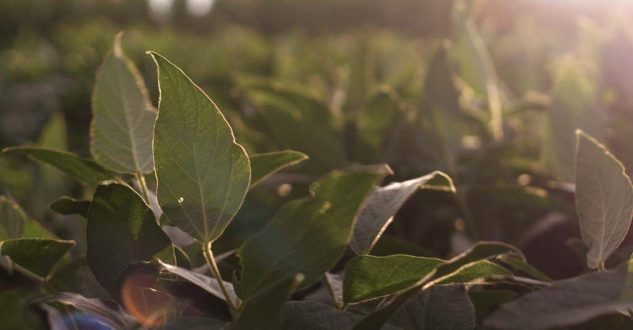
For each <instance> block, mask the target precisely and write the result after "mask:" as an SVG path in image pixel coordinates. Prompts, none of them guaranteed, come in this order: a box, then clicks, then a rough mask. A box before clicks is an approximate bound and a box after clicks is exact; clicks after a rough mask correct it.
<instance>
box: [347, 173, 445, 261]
mask: <svg viewBox="0 0 633 330" xmlns="http://www.w3.org/2000/svg"><path fill="white" fill-rule="evenodd" d="M437 177H441V178H442V179H444V180H443V181H444V182H445V185H446V188H447V189H449V190H452V191H454V190H455V187H454V186H453V182H452V180H451V179H450V177H449V176H448V175H446V174H444V173H442V172H439V171H436V172H433V173H430V174H427V175H425V176H421V177H419V178H416V179H411V180H407V181H404V182H394V183H391V184H389V185H387V186H385V187H381V188H378V189H376V191H374V192H373V193H372V194H371V196H370V197H369V200H368V201H367V205H365V207H364V208H363V210H362V212H361V214H360V216H359V217H358V222H357V223H356V227H354V235H353V236H352V241H351V242H350V247H351V248H352V250H353V251H354V252H356V254H360V255H362V254H368V253H369V251H371V249H372V248H373V247H374V245H375V244H376V242H377V241H378V239H380V236H381V235H382V233H383V232H384V231H385V229H387V226H389V224H390V223H391V222H392V221H393V217H394V216H395V215H396V212H398V210H399V209H400V208H401V207H402V205H404V203H405V202H406V201H407V200H408V199H409V198H410V197H411V196H413V194H414V193H415V192H416V191H418V189H420V188H421V187H423V186H425V185H426V184H427V183H428V182H429V181H431V180H433V179H436V178H437Z"/></svg>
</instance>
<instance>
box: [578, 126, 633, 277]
mask: <svg viewBox="0 0 633 330" xmlns="http://www.w3.org/2000/svg"><path fill="white" fill-rule="evenodd" d="M577 139H578V149H577V154H576V209H577V211H578V217H579V218H580V233H581V234H582V240H583V242H584V243H585V244H586V245H587V247H588V248H589V252H588V253H587V265H588V266H589V267H590V268H598V267H601V266H603V265H604V262H605V261H606V260H607V258H609V256H611V254H612V253H613V252H614V251H615V250H616V249H617V248H618V247H619V246H620V244H621V243H622V241H623V240H624V237H625V236H626V233H627V232H628V230H629V226H630V224H631V218H632V217H633V185H631V179H629V177H628V176H627V175H626V173H625V172H624V166H623V165H622V163H620V161H618V160H617V159H616V158H615V157H614V156H613V155H612V154H611V153H609V152H608V151H607V149H606V148H605V147H604V146H603V145H601V144H600V143H598V141H596V140H595V139H593V138H592V137H590V136H589V135H587V134H585V133H583V132H582V131H577Z"/></svg>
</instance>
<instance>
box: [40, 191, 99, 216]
mask: <svg viewBox="0 0 633 330" xmlns="http://www.w3.org/2000/svg"><path fill="white" fill-rule="evenodd" d="M48 208H50V209H51V210H53V211H55V212H57V213H59V214H63V215H75V214H76V215H80V216H82V217H84V218H85V217H87V216H88V209H89V208H90V201H88V200H80V199H74V198H71V197H67V196H62V197H60V198H58V199H57V200H56V201H54V202H53V203H52V204H51V205H49V206H48Z"/></svg>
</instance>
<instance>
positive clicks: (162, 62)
mask: <svg viewBox="0 0 633 330" xmlns="http://www.w3.org/2000/svg"><path fill="white" fill-rule="evenodd" d="M150 54H151V55H152V57H153V58H154V61H155V62H156V65H157V66H158V83H159V87H160V102H159V112H158V119H157V120H156V125H155V128H154V162H155V166H156V178H157V181H158V188H157V190H158V192H157V194H158V202H159V204H160V206H161V208H162V209H163V214H164V215H165V216H166V218H167V219H168V221H169V222H170V223H172V224H174V225H176V226H178V227H179V228H180V229H182V230H183V231H184V232H186V233H188V234H190V235H191V236H193V237H194V238H196V239H198V240H199V241H202V242H208V241H214V240H215V239H217V238H218V237H219V236H220V235H221V234H222V232H223V231H224V229H225V228H226V226H227V225H228V224H229V222H230V221H231V220H232V219H233V217H234V216H235V214H236V213H237V211H238V210H239V208H240V206H241V205H242V202H243V200H244V196H245V195H246V192H247V191H248V187H249V185H250V178H251V170H250V165H249V161H248V156H247V155H246V152H245V151H244V148H242V146H241V145H239V144H237V143H236V142H235V137H234V136H233V131H232V130H231V127H230V126H229V123H228V122H227V121H226V119H225V118H224V116H223V115H222V113H221V112H220V110H219V109H218V108H217V106H216V105H215V104H214V103H213V101H211V99H209V97H208V96H207V95H206V94H205V93H204V92H203V91H202V90H201V89H200V88H199V87H198V86H197V85H196V84H194V83H193V81H191V79H189V77H187V76H186V75H185V74H184V73H183V72H182V70H180V69H179V68H178V67H176V66H175V65H174V64H172V63H171V62H169V61H168V60H167V59H165V58H164V57H162V56H160V55H158V54H156V53H150Z"/></svg>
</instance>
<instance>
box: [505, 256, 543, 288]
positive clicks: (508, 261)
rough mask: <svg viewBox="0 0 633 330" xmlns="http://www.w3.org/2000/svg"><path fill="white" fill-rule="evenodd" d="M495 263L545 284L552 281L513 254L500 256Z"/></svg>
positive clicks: (516, 273)
mask: <svg viewBox="0 0 633 330" xmlns="http://www.w3.org/2000/svg"><path fill="white" fill-rule="evenodd" d="M493 261H494V262H496V263H500V264H501V265H502V266H503V267H504V268H506V269H509V270H511V271H512V273H513V274H515V275H525V276H529V277H531V278H533V279H535V280H539V281H544V282H549V281H551V279H550V278H549V277H548V276H547V275H545V274H543V272H541V271H540V270H538V269H537V268H536V267H534V266H532V265H530V264H529V263H528V262H527V261H525V260H524V259H522V258H520V257H517V256H515V255H513V254H511V253H508V254H501V255H498V256H496V257H494V259H493Z"/></svg>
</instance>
